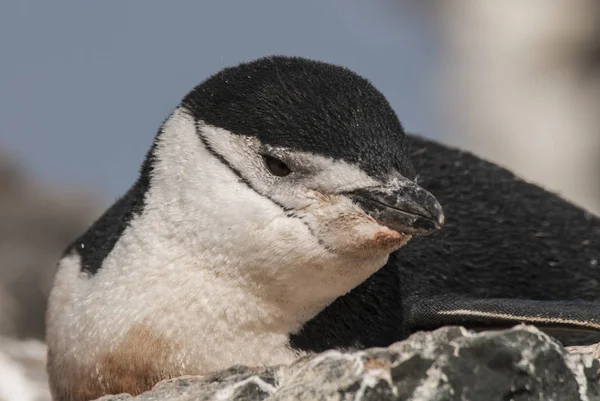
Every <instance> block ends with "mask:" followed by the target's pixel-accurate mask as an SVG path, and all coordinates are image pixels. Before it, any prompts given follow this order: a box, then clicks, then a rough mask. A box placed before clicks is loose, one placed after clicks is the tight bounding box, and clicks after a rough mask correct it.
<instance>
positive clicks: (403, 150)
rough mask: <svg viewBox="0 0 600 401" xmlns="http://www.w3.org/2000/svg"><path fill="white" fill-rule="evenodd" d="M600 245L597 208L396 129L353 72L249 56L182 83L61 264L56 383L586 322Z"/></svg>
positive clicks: (79, 385) (99, 382)
mask: <svg viewBox="0 0 600 401" xmlns="http://www.w3.org/2000/svg"><path fill="white" fill-rule="evenodd" d="M599 248H600V222H599V221H598V218H596V217H594V216H590V215H589V214H587V213H585V211H582V210H580V209H578V208H576V207H575V206H572V205H570V204H569V203H567V202H565V201H563V200H562V199H560V197H558V196H557V195H554V194H551V193H549V192H547V191H544V190H543V189H541V188H539V187H537V186H535V185H533V184H529V183H525V182H523V181H521V180H519V179H518V178H517V177H515V176H513V175H512V174H511V173H509V172H508V171H506V170H503V169H502V168H500V167H497V166H495V165H493V164H491V163H487V162H485V161H483V160H481V159H478V158H476V157H475V156H473V155H470V154H468V153H466V152H462V151H459V150H456V149H452V148H448V147H446V146H443V145H441V144H438V143H435V142H432V141H430V140H425V139H423V138H421V137H419V136H417V135H411V134H407V133H406V132H405V131H404V128H403V127H402V124H401V122H400V120H399V119H398V117H397V115H396V113H395V111H394V110H393V109H392V107H391V106H390V104H389V103H388V101H387V99H386V98H385V97H384V95H383V94H382V93H381V92H380V91H379V90H377V89H376V88H375V87H374V86H373V85H372V83H371V82H370V81H368V80H367V79H366V78H364V77H362V76H360V75H358V74H357V73H355V72H353V71H351V70H349V69H347V68H345V67H342V66H338V65H334V64H330V63H325V62H321V61H316V60H310V59H306V58H300V57H289V56H269V57H263V58H259V59H256V60H253V61H249V62H244V63H241V64H239V65H237V66H234V67H227V68H224V69H223V70H221V71H219V72H217V73H216V74H214V75H212V76H210V77H208V78H207V79H206V80H205V81H203V82H201V83H200V84H198V85H197V86H196V87H194V88H193V89H192V90H191V91H190V92H188V93H187V94H186V95H185V96H184V97H183V99H182V100H181V102H180V103H179V104H178V105H177V106H176V107H175V108H174V109H173V110H172V112H171V113H170V114H169V115H168V117H167V118H166V119H165V120H164V121H163V123H162V124H161V126H160V127H159V130H158V133H157V134H156V135H155V138H154V141H153V143H152V146H151V147H150V150H149V151H148V152H147V154H146V157H145V160H144V162H143V164H142V166H141V169H140V171H139V176H138V179H137V180H136V182H135V183H134V184H133V185H132V186H131V188H130V189H129V190H128V192H127V193H125V194H124V195H123V196H122V197H120V198H119V199H118V200H117V201H116V202H115V203H114V204H113V205H111V206H110V207H109V208H108V209H107V210H106V212H105V213H104V214H103V215H102V216H100V217H99V219H98V220H97V221H96V222H94V223H93V224H92V225H91V227H90V228H89V229H88V230H87V231H86V232H85V233H83V234H82V235H81V236H80V237H79V238H78V239H76V240H75V241H74V242H73V243H72V244H71V245H70V246H69V247H68V248H67V249H66V251H65V253H64V255H63V257H62V259H61V260H60V261H59V263H58V269H57V272H56V275H55V278H54V283H53V287H52V290H51V293H50V297H49V300H48V309H47V314H46V342H47V345H48V362H47V370H48V375H49V383H50V388H51V392H52V396H53V399H54V400H55V401H84V400H91V399H95V398H98V397H100V396H102V395H105V394H117V393H123V392H125V393H129V394H132V395H136V394H139V393H141V392H143V391H146V390H149V389H150V388H152V386H153V385H154V384H156V383H157V382H158V381H161V380H164V379H168V378H172V377H177V376H182V375H198V374H204V373H207V372H209V371H214V370H219V369H225V368H228V367H230V366H232V365H240V364H241V365H252V366H256V365H276V364H287V363H290V362H292V361H293V360H295V359H297V358H298V357H301V356H303V355H310V354H313V353H315V352H320V351H323V350H326V349H332V348H337V349H361V348H365V347H372V346H385V345H389V344H391V343H392V342H394V341H398V340H401V339H404V338H406V337H407V336H408V335H410V334H411V333H413V332H415V331H419V330H429V329H434V328H437V327H440V326H442V325H448V324H460V325H463V326H466V327H473V328H478V329H486V328H493V327H503V326H509V325H513V324H517V323H520V322H529V323H532V324H536V325H538V326H540V327H543V328H545V329H547V330H555V331H556V333H557V335H558V334H564V333H567V334H568V335H569V334H573V335H584V336H585V335H589V333H591V335H597V333H599V332H600V313H598V312H596V310H597V308H596V307H597V306H598V304H597V300H598V295H599V294H600V290H599V289H598V285H599V284H598V280H600V270H599V269H600V268H599V267H598V266H597V264H598V259H600V252H599ZM594 260H595V261H596V262H593V261H594Z"/></svg>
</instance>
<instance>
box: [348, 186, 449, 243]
mask: <svg viewBox="0 0 600 401" xmlns="http://www.w3.org/2000/svg"><path fill="white" fill-rule="evenodd" d="M345 195H346V196H348V197H349V198H350V199H352V200H353V201H354V202H355V203H356V204H358V205H359V206H360V207H361V208H362V209H363V210H364V212H365V213H366V214H367V215H369V216H371V217H372V218H374V219H375V220H376V221H377V222H378V223H379V224H381V225H384V226H386V227H388V228H390V229H392V230H394V231H397V232H400V233H403V234H409V235H427V234H431V233H433V232H435V231H438V230H440V229H441V228H442V227H443V225H444V212H443V210H442V206H441V205H440V203H439V202H438V200H437V199H436V198H435V197H434V196H433V195H432V194H431V193H429V192H428V191H426V190H425V189H423V188H421V187H420V186H418V185H417V184H415V183H414V182H412V181H409V180H402V181H399V182H396V183H394V184H390V185H387V186H380V187H368V188H359V189H356V190H353V191H351V192H346V193H345Z"/></svg>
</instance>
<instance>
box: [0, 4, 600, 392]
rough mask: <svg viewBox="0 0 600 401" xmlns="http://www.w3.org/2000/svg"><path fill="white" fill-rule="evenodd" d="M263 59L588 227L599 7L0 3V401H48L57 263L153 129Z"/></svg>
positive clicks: (117, 187)
mask: <svg viewBox="0 0 600 401" xmlns="http://www.w3.org/2000/svg"><path fill="white" fill-rule="evenodd" d="M269 54H285V55H297V56H304V57H310V58H315V59H319V60H322V61H328V62H332V63H337V64H341V65H344V66H347V67H349V68H351V69H353V70H355V71H357V72H358V73H360V74H361V75H363V76H365V77H367V78H369V79H370V80H371V81H372V82H373V83H374V84H375V85H376V86H377V87H378V88H379V89H380V90H381V91H382V92H383V93H384V94H385V95H386V96H387V97H388V99H389V100H390V102H391V104H392V106H393V107H394V108H395V110H396V111H397V113H398V115H399V117H400V119H401V121H402V122H403V124H404V126H405V128H406V130H407V131H409V132H412V133H417V134H419V135H423V136H425V137H429V138H432V139H436V140H438V141H440V142H443V143H445V144H448V145H451V146H455V147H460V148H463V149H466V150H470V151H472V152H474V153H476V154H477V155H479V156H482V157H484V158H486V159H488V160H490V161H493V162H496V163H498V164H501V165H503V166H505V167H507V168H509V169H511V170H513V171H514V172H515V173H517V174H518V175H520V176H521V177H522V178H524V179H526V180H528V181H531V182H535V183H537V184H539V185H542V186H544V187H546V188H547V189H549V190H552V191H553V192H556V193H559V194H560V195H561V196H563V197H565V198H567V199H569V200H571V201H572V202H574V203H576V204H578V205H580V206H582V207H585V208H586V209H588V210H589V211H590V212H592V213H595V214H600V179H599V178H598V173H600V133H599V132H598V127H600V109H599V108H598V105H599V104H600V2H599V1H597V0H554V1H548V0H528V1H522V0H503V1H493V0H395V1H394V0H369V1H359V0H331V1H328V2H323V1H319V0H304V1H302V2H300V1H297V2H284V1H280V0H269V1H267V0H255V1H253V2H239V1H229V0H221V1H220V2H209V1H170V2H167V1H156V0H130V1H114V0H106V1H103V2H80V1H63V0H59V1H54V2H46V1H42V0H36V1H31V0H21V1H2V2H0V57H1V63H0V401H4V400H10V401H13V400H43V399H47V390H46V389H45V386H44V382H45V378H44V375H43V358H44V348H43V343H42V342H41V341H43V338H44V330H43V325H44V322H43V315H44V309H45V300H46V297H47V295H48V291H49V287H50V283H51V280H52V276H53V274H54V268H55V262H56V260H57V259H58V257H59V256H60V254H61V252H62V251H63V249H64V247H65V246H66V245H67V244H68V243H69V242H70V241H71V240H73V239H74V238H75V237H76V236H77V235H78V234H79V233H81V232H83V231H84V230H85V229H86V227H87V226H88V225H89V224H90V223H91V222H92V221H93V219H95V218H96V217H97V216H98V215H99V214H100V213H101V212H102V211H103V209H104V208H105V207H107V206H108V205H109V204H110V203H111V202H112V201H114V200H115V199H116V197H118V196H119V195H121V194H122V193H124V192H125V191H126V190H127V188H128V186H129V185H131V184H132V183H133V181H134V180H135V177H136V174H137V170H138V168H139V165H140V164H141V162H142V160H143V157H144V154H145V152H146V150H147V149H148V147H149V146H150V144H151V142H152V139H153V137H154V135H155V133H156V130H157V129H158V126H159V125H160V123H161V122H162V120H163V119H164V118H165V117H166V116H167V115H168V113H169V112H170V111H171V109H172V108H173V107H174V106H175V105H176V104H177V103H178V102H179V100H180V98H181V97H182V96H183V95H184V94H185V93H186V92H187V91H189V90H190V89H191V88H192V87H193V86H194V85H196V84H197V83H199V82H200V81H202V80H203V79H205V78H206V77H207V76H209V75H211V74H213V73H215V72H217V71H218V70H219V69H221V68H223V67H226V66H231V65H234V64H237V63H239V62H242V61H248V60H252V59H255V58H258V57H261V56H264V55H269Z"/></svg>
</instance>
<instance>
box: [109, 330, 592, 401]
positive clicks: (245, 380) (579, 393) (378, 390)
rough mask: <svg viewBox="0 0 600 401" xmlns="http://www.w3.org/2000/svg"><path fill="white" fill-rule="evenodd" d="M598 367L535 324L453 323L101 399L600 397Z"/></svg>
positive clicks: (562, 400)
mask: <svg viewBox="0 0 600 401" xmlns="http://www.w3.org/2000/svg"><path fill="white" fill-rule="evenodd" d="M599 369H600V364H599V363H598V361H597V360H596V359H594V358H593V357H592V356H591V355H587V354H586V355H582V354H572V353H569V352H567V351H566V350H565V349H564V348H562V347H561V346H560V344H558V343H557V342H555V341H554V340H552V339H551V338H549V337H548V336H546V335H545V334H543V333H542V332H540V331H538V330H537V329H535V328H533V327H528V326H519V327H516V328H513V329H510V330H503V331H497V332H487V333H479V334H475V333H472V332H468V331H466V330H464V329H462V328H459V327H446V328H442V329H439V330H436V331H434V332H432V333H417V334H415V335H413V336H411V337H410V338H409V339H408V340H406V341H402V342H398V343H396V344H393V345H391V346H390V347H388V348H374V349H369V350H366V351H360V352H338V351H328V352H325V353H323V354H320V355H317V356H314V357H311V358H304V359H300V360H298V361H297V362H295V363H293V364H292V365H290V366H274V367H266V368H249V367H242V366H238V367H233V368H231V369H228V370H226V371H222V372H217V373H214V374H211V375H207V376H200V377H184V378H179V379H173V380H167V381H164V382H162V383H159V384H158V385H156V386H155V388H154V389H153V390H152V391H149V392H146V393H143V394H141V395H139V396H137V397H130V396H129V395H123V394H122V395H117V396H108V397H103V398H101V400H102V401H125V400H131V401H154V400H168V401H192V400H223V401H230V400H231V401H233V400H269V401H275V400H278V401H284V400H286V401H287V400H289V401H291V400H300V401H301V400H307V401H309V400H311V401H312V400H323V401H325V400H327V401H329V400H340V401H342V400H362V401H370V400H372V401H376V400H381V401H385V400H405V401H434V400H435V401H442V400H448V401H451V400H452V401H454V400H456V401H459V400H460V401H493V400H498V401H502V400H521V401H524V400H539V401H550V400H556V401H570V400H573V401H575V400H580V401H589V400H598V399H600V382H599V380H598V379H599Z"/></svg>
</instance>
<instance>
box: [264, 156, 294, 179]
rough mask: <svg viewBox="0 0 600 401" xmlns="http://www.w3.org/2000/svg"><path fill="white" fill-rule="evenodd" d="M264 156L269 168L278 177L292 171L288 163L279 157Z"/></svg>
mask: <svg viewBox="0 0 600 401" xmlns="http://www.w3.org/2000/svg"><path fill="white" fill-rule="evenodd" d="M263 158H264V159H265V164H266V165H267V168H268V169H269V171H270V172H271V174H273V175H276V176H277V177H285V176H286V175H288V174H290V173H291V172H292V170H290V168H289V167H288V166H287V164H285V163H284V162H282V161H281V160H279V159H276V158H274V157H271V156H263Z"/></svg>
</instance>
